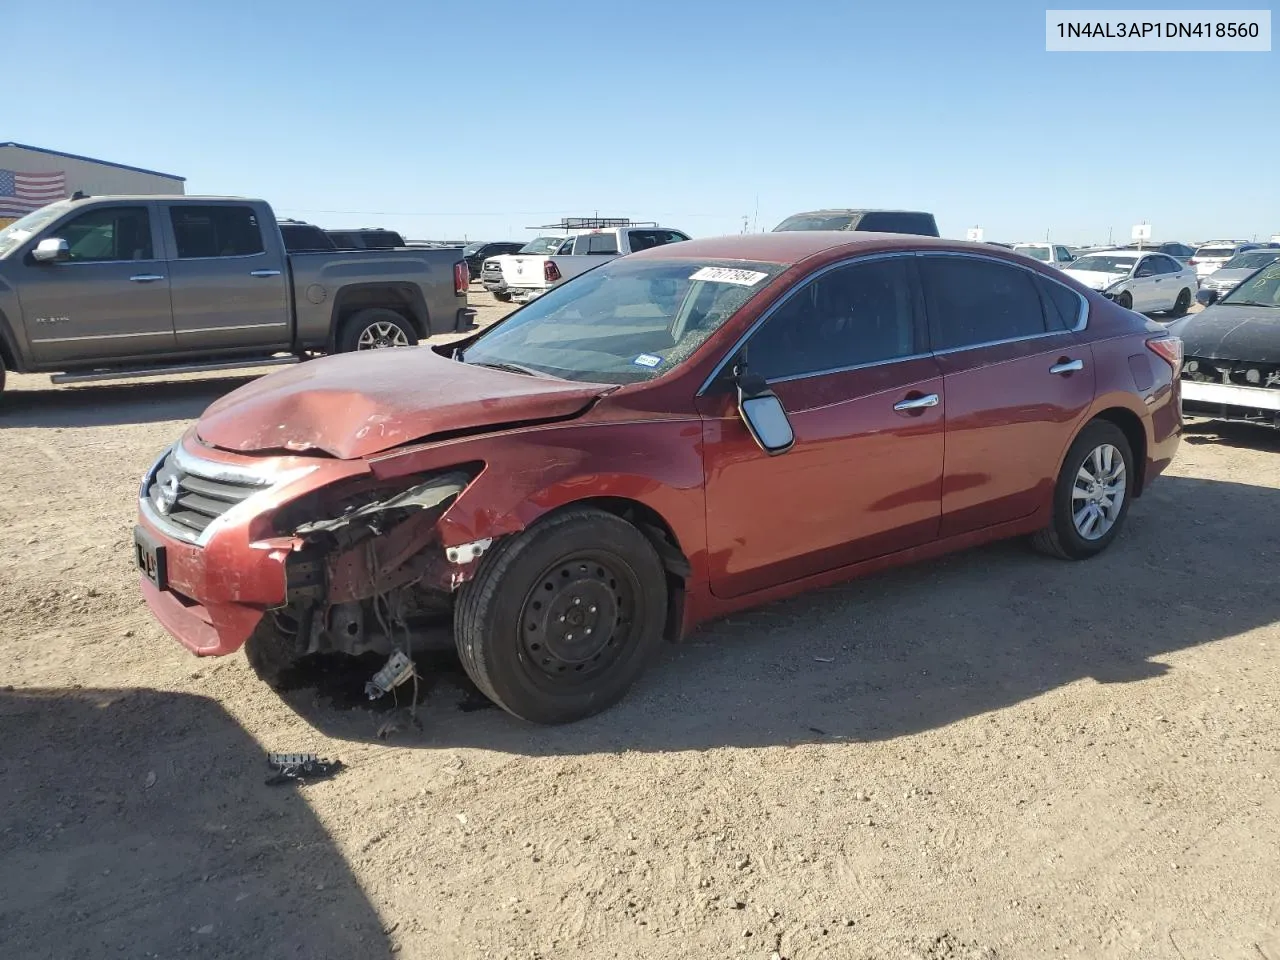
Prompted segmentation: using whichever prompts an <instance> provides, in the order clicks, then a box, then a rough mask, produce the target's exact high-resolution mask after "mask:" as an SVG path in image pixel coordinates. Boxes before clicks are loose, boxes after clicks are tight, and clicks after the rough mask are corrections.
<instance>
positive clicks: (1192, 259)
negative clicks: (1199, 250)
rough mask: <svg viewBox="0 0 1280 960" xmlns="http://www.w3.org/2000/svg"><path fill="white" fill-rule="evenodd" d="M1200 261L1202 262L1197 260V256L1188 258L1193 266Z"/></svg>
mask: <svg viewBox="0 0 1280 960" xmlns="http://www.w3.org/2000/svg"><path fill="white" fill-rule="evenodd" d="M1199 262H1200V261H1199V260H1197V259H1196V258H1195V257H1192V258H1191V259H1190V260H1188V261H1187V263H1189V264H1190V265H1191V266H1193V267H1194V266H1195V265H1196V264H1197V263H1199Z"/></svg>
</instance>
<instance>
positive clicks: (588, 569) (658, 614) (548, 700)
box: [453, 508, 667, 724]
mask: <svg viewBox="0 0 1280 960" xmlns="http://www.w3.org/2000/svg"><path fill="white" fill-rule="evenodd" d="M561 611H563V612H561ZM628 613H629V614H630V619H629V620H625V619H624V617H625V616H626V615H627V614H628ZM666 613H667V581H666V575H665V573H664V571H663V567H662V561H661V560H660V559H659V557H658V554H657V551H655V550H654V548H653V545H652V544H650V543H649V541H648V540H647V539H645V536H644V534H642V533H641V532H640V531H639V530H637V529H636V528H635V527H633V526H632V525H631V524H629V523H627V522H626V521H625V520H621V519H619V518H618V517H615V516H613V515H612V514H609V513H605V512H603V511H600V510H593V509H588V508H574V509H569V510H565V511H564V512H562V513H558V514H554V515H553V516H551V517H548V518H546V519H545V520H542V521H540V522H539V523H536V524H534V525H533V526H532V527H530V528H529V529H528V530H526V531H524V532H523V533H520V534H517V535H516V536H512V537H508V538H506V539H504V540H501V541H499V542H498V544H497V545H496V546H494V547H493V548H492V549H491V550H489V552H488V553H486V554H485V555H484V556H483V557H482V558H481V559H480V567H479V569H478V570H477V571H476V575H475V577H474V578H473V579H472V580H471V581H470V582H468V583H466V584H464V585H463V587H462V589H461V591H459V594H458V599H457V604H456V606H455V608H454V621H453V623H454V640H455V642H456V643H457V646H458V654H459V656H460V658H461V660H462V666H463V668H464V669H465V670H466V671H467V674H468V675H469V676H470V677H471V679H472V680H473V681H474V682H475V684H476V686H477V687H479V688H480V690H481V691H482V692H483V693H484V694H485V696H487V697H488V698H489V699H490V700H492V701H493V702H494V703H496V704H497V705H498V706H500V707H502V708H503V709H504V710H506V711H507V712H508V713H511V714H514V715H515V716H517V717H519V718H521V719H522V720H528V721H531V722H533V723H547V724H551V723H569V722H571V721H573V720H580V719H582V718H583V717H588V716H591V715H592V714H594V713H599V712H600V711H601V710H604V709H605V708H607V707H610V706H612V705H613V704H614V703H616V702H617V701H618V700H620V699H621V698H622V696H623V695H624V694H625V693H626V692H627V689H628V688H629V687H630V686H631V684H632V683H633V682H635V680H636V678H637V677H639V676H640V674H641V673H642V672H643V670H644V668H645V666H646V665H647V664H648V662H649V660H650V659H651V658H652V656H653V655H654V653H655V652H656V651H657V650H658V649H659V647H660V646H661V644H662V631H663V624H664V622H665V620H666ZM566 618H568V620H567V621H566ZM562 623H563V624H565V626H563V627H562V626H560V624H562ZM592 625H594V626H592ZM575 627H576V628H580V629H581V631H582V632H581V633H579V634H578V636H577V639H576V641H575V639H574V635H573V633H572V632H571V631H573V630H574V629H575ZM593 629H594V630H596V631H598V632H597V633H596V635H595V636H594V637H592V638H591V639H590V640H588V639H587V635H589V634H591V633H592V631H593ZM561 631H564V632H563V633H562V632H561ZM547 641H550V642H547Z"/></svg>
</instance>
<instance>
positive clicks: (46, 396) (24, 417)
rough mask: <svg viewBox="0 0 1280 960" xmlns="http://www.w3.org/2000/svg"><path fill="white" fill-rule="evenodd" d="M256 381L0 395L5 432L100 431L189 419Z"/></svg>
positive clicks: (112, 386)
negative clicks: (42, 429)
mask: <svg viewBox="0 0 1280 960" xmlns="http://www.w3.org/2000/svg"><path fill="white" fill-rule="evenodd" d="M254 379H256V377H253V376H244V375H237V376H234V377H214V378H211V379H208V380H169V381H158V382H152V383H128V384H123V383H112V384H95V385H92V386H79V387H71V386H68V387H47V388H43V389H36V390H12V391H7V392H5V393H4V394H3V395H0V429H4V428H5V427H103V426H114V425H122V424H130V423H158V422H160V421H164V420H193V419H195V418H196V417H198V416H200V414H201V413H203V412H204V409H205V408H206V407H207V406H209V404H211V403H213V401H215V400H217V399H218V398H219V397H221V396H223V395H224V394H227V393H230V392H231V391H232V390H234V389H236V387H240V386H243V385H244V384H246V383H248V382H249V381H250V380H254Z"/></svg>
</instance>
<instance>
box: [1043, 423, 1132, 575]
mask: <svg viewBox="0 0 1280 960" xmlns="http://www.w3.org/2000/svg"><path fill="white" fill-rule="evenodd" d="M1104 445H1110V446H1111V447H1113V448H1114V449H1115V450H1116V451H1118V452H1119V454H1120V457H1121V460H1122V461H1123V464H1124V483H1123V490H1124V496H1123V499H1122V500H1121V501H1120V509H1119V512H1118V513H1117V514H1116V516H1115V518H1114V520H1113V521H1112V523H1111V526H1110V528H1109V529H1107V530H1106V532H1104V533H1102V534H1101V535H1100V536H1099V537H1097V538H1094V539H1091V538H1089V537H1087V536H1083V535H1082V534H1081V533H1080V531H1079V530H1077V529H1076V523H1075V519H1074V511H1075V499H1076V497H1075V495H1076V483H1077V477H1078V476H1079V474H1080V471H1081V469H1082V468H1083V467H1084V466H1085V465H1086V462H1087V461H1088V460H1089V459H1090V458H1091V457H1092V456H1093V452H1094V451H1095V450H1097V449H1099V448H1100V447H1102V446H1104ZM1136 477H1137V473H1136V467H1135V466H1134V462H1133V451H1132V450H1131V449H1130V447H1129V440H1128V438H1127V437H1125V435H1124V431H1123V430H1121V429H1120V428H1119V427H1117V426H1116V425H1115V424H1114V423H1111V422H1110V421H1109V420H1093V421H1090V422H1089V423H1088V424H1086V425H1085V427H1084V429H1083V430H1081V431H1080V433H1079V435H1078V436H1077V437H1076V439H1075V441H1074V442H1073V443H1072V444H1071V449H1070V450H1068V451H1067V456H1066V459H1065V460H1063V463H1062V470H1061V472H1060V473H1059V474H1058V480H1057V483H1055V484H1054V488H1053V516H1052V518H1051V519H1050V520H1049V525H1048V526H1047V527H1045V528H1044V529H1043V530H1040V531H1037V532H1036V533H1035V534H1034V535H1033V536H1032V538H1031V543H1032V545H1033V546H1034V547H1035V548H1036V549H1037V550H1039V551H1040V552H1041V553H1044V554H1048V555H1049V556H1051V557H1058V558H1060V559H1062V560H1087V559H1088V558H1089V557H1092V556H1096V555H1097V554H1099V553H1101V552H1102V551H1103V550H1105V549H1106V548H1107V547H1108V546H1110V545H1111V541H1112V540H1114V539H1115V538H1116V536H1117V535H1118V534H1119V533H1120V529H1121V528H1122V527H1123V526H1124V521H1125V518H1126V517H1127V516H1128V515H1129V504H1130V502H1131V501H1132V499H1133V484H1134V481H1135V479H1136ZM1081 492H1082V493H1087V490H1082V491H1081Z"/></svg>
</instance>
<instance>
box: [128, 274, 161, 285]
mask: <svg viewBox="0 0 1280 960" xmlns="http://www.w3.org/2000/svg"><path fill="white" fill-rule="evenodd" d="M129 279H130V280H132V281H133V282H134V283H154V282H155V281H157V280H163V279H164V275H163V274H159V273H136V274H134V275H133V276H132V277H130V278H129Z"/></svg>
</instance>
